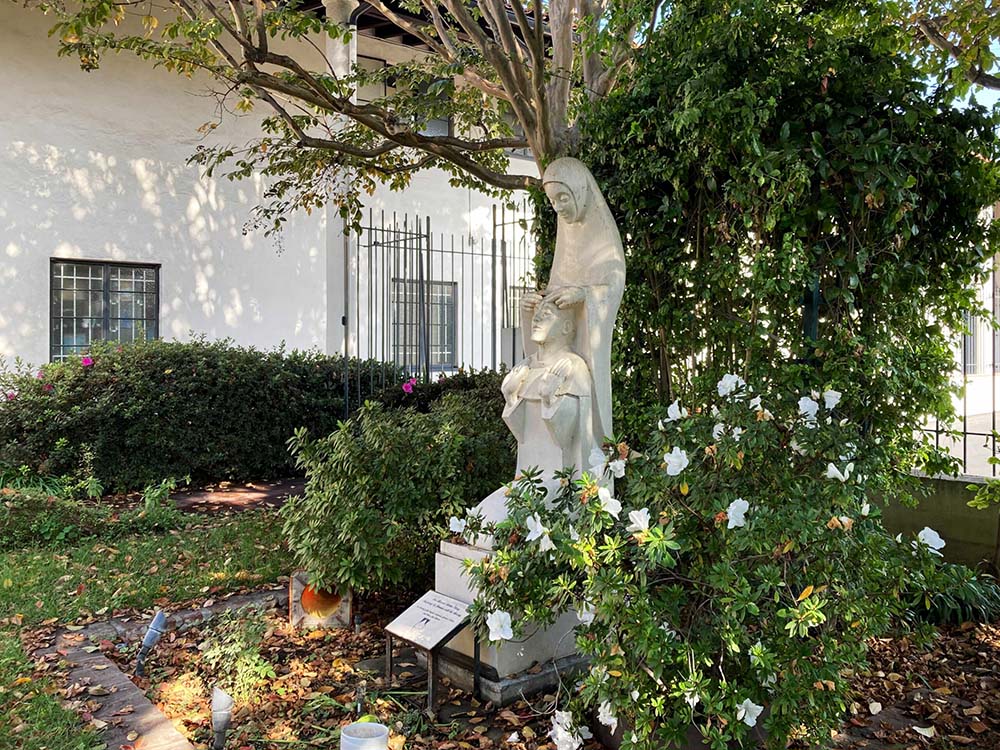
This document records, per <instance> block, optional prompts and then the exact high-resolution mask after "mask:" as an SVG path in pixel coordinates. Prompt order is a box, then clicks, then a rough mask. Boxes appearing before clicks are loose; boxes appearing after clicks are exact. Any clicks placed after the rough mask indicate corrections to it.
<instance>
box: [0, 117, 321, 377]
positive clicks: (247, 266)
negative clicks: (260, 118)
mask: <svg viewBox="0 0 1000 750" xmlns="http://www.w3.org/2000/svg"><path fill="white" fill-rule="evenodd" d="M46 130H48V129H47V128H46ZM41 135H42V137H41V138H40V139H38V140H11V141H8V142H7V144H6V145H5V146H4V147H3V149H2V151H0V177H2V178H3V179H2V180H0V183H2V184H3V185H4V191H3V193H2V194H0V238H2V239H0V243H2V244H0V260H2V263H0V299H2V303H0V355H2V356H7V357H12V356H14V355H20V356H23V357H25V358H26V359H29V360H32V361H44V360H47V358H48V326H49V322H48V320H49V278H48V275H49V259H50V258H52V257H63V258H84V259H95V260H121V261H131V262H150V263H161V264H162V266H161V277H160V288H161V300H160V330H161V335H162V336H163V337H164V338H186V337H187V335H188V333H189V331H197V332H203V333H206V334H208V335H209V336H210V337H221V336H231V337H233V338H235V339H236V340H237V341H239V342H240V343H245V344H254V345H257V346H263V347H270V346H274V345H276V344H278V343H280V342H281V341H282V340H284V341H286V342H287V343H288V345H289V346H292V347H297V348H307V347H310V346H319V347H321V346H322V345H323V343H324V341H325V336H326V298H325V273H326V271H325V258H324V231H323V230H324V227H323V219H322V215H321V214H322V212H319V215H314V216H313V217H311V218H309V217H304V216H303V218H309V221H301V220H300V221H295V222H290V225H291V226H290V228H289V230H288V231H286V232H285V233H284V235H283V236H282V237H281V238H280V239H278V241H277V243H276V242H275V241H274V240H273V239H271V238H265V237H264V236H263V234H262V233H259V234H256V235H254V234H250V235H247V234H244V231H243V230H244V225H245V222H246V220H247V218H248V217H249V215H250V211H251V209H252V208H253V206H254V205H256V204H257V202H258V200H259V197H260V193H261V184H260V180H253V181H245V182H242V183H232V184H231V183H229V182H226V181H223V182H219V181H217V180H208V179H202V178H201V176H200V175H199V171H198V169H197V167H193V166H188V165H187V164H186V163H185V160H186V158H187V157H188V156H189V155H190V153H191V151H192V146H191V145H189V144H181V143H177V142H176V141H174V142H173V143H171V144H168V145H163V144H162V143H161V144H154V146H153V147H149V144H138V143H129V142H128V139H127V138H122V139H121V140H120V141H119V142H117V143H116V144H115V147H116V153H115V154H110V153H106V152H105V151H102V150H98V149H97V148H85V147H80V146H76V145H67V146H59V145H54V144H56V143H59V142H60V141H62V142H66V141H73V140H75V141H77V142H80V141H86V140H94V141H103V140H104V138H103V137H102V138H95V137H92V135H91V134H89V133H86V132H83V131H80V132H77V133H76V134H68V135H67V134H66V133H65V131H63V130H60V132H58V133H56V132H51V131H50V132H48V133H45V134H41ZM45 135H48V136H49V138H45ZM143 154H149V155H143ZM278 243H280V245H279V244H278ZM279 250H280V252H279Z"/></svg>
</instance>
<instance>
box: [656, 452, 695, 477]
mask: <svg viewBox="0 0 1000 750" xmlns="http://www.w3.org/2000/svg"><path fill="white" fill-rule="evenodd" d="M663 462H664V463H665V464H666V465H667V474H668V475H670V476H672V477H676V476H677V475H678V474H680V473H681V472H682V471H684V469H686V468H687V465H688V464H689V463H690V461H689V460H688V456H687V453H685V452H684V451H683V450H681V449H680V448H679V447H677V446H676V445H675V446H674V448H673V450H671V451H670V453H667V454H665V455H664V456H663Z"/></svg>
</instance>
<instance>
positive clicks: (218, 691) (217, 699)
mask: <svg viewBox="0 0 1000 750" xmlns="http://www.w3.org/2000/svg"><path fill="white" fill-rule="evenodd" d="M232 720H233V697H232V696H231V695H230V694H229V693H227V692H226V691H225V690H223V689H222V688H219V687H213V688H212V733H213V734H214V735H215V739H213V740H212V750H222V749H223V748H224V747H225V746H226V732H228V731H229V723H230V722H231V721H232Z"/></svg>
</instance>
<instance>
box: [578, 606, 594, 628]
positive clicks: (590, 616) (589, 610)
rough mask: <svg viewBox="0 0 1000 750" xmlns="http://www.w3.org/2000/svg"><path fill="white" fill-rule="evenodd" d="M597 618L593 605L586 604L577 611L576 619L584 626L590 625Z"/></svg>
mask: <svg viewBox="0 0 1000 750" xmlns="http://www.w3.org/2000/svg"><path fill="white" fill-rule="evenodd" d="M596 616H597V614H596V612H595V611H594V605H593V604H584V605H583V607H581V608H580V609H578V610H577V611H576V619H578V620H579V621H580V622H581V623H583V624H584V625H590V623H592V622H593V621H594V618H595V617H596Z"/></svg>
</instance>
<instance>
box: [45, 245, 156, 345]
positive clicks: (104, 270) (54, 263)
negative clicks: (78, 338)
mask: <svg viewBox="0 0 1000 750" xmlns="http://www.w3.org/2000/svg"><path fill="white" fill-rule="evenodd" d="M60 265H74V266H90V267H91V268H100V269H101V276H102V283H101V289H100V293H101V306H102V314H101V316H100V320H101V337H100V338H93V337H91V339H90V342H89V344H93V343H94V342H95V341H115V340H116V339H111V338H109V333H110V331H111V322H112V320H114V321H122V320H129V321H142V322H143V323H144V324H146V325H149V324H150V323H152V326H153V335H152V337H150V336H149V335H148V334H147V335H146V337H145V338H146V340H150V338H152V339H158V338H159V337H160V300H161V299H162V297H161V290H160V269H161V266H162V264H160V263H146V262H141V261H125V260H88V259H83V258H50V259H49V361H50V362H56V361H61V360H64V359H66V358H67V357H71V356H74V355H78V354H81V353H83V352H84V351H86V349H87V348H88V347H89V344H88V345H77V344H65V343H61V342H59V343H57V339H56V336H55V323H56V322H57V321H58V322H59V323H60V329H61V324H62V321H64V320H93V319H96V318H95V316H66V315H63V314H62V312H63V310H62V303H61V302H59V314H58V315H56V314H55V312H56V310H55V309H54V308H55V305H56V294H57V293H58V292H60V291H64V290H66V289H68V288H69V287H62V286H58V287H57V286H56V270H57V267H58V266H60ZM115 268H119V269H122V268H127V269H142V270H145V271H152V272H153V283H154V288H155V291H154V292H153V293H152V294H153V295H154V300H153V305H152V309H153V311H154V317H153V318H152V319H150V318H145V317H142V318H136V317H132V318H123V317H121V316H118V317H112V315H111V298H112V296H113V295H115V294H123V293H124V294H131V293H134V292H122V291H121V290H117V291H114V292H113V291H112V290H111V272H112V270H113V269H115ZM74 291H77V290H74ZM142 294H143V295H146V294H149V293H148V292H146V291H143V292H142ZM134 340H135V339H134V338H133V341H134Z"/></svg>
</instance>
